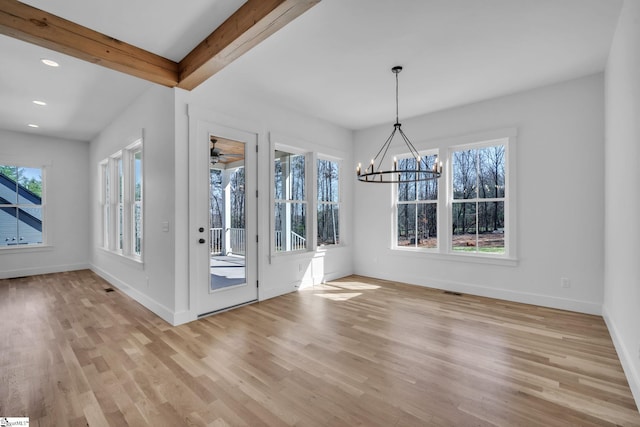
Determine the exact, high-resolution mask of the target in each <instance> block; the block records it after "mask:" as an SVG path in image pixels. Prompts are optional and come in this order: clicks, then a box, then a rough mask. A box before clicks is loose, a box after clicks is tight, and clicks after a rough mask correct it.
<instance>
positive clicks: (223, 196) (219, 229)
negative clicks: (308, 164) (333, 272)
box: [189, 121, 258, 317]
mask: <svg viewBox="0 0 640 427" xmlns="http://www.w3.org/2000/svg"><path fill="white" fill-rule="evenodd" d="M190 139H191V147H190V152H189V165H190V172H189V179H190V181H191V184H190V232H189V234H190V237H191V243H190V245H189V246H190V254H189V263H190V266H189V268H190V280H191V289H192V290H193V291H195V294H196V311H197V314H198V316H199V317H200V316H205V315H208V314H212V313H215V312H217V311H222V310H227V309H229V308H233V307H235V306H239V305H243V304H246V303H250V302H253V301H256V300H257V299H258V277H257V270H258V269H257V234H258V233H257V197H256V194H257V193H256V190H257V179H256V175H257V173H256V172H257V161H256V160H257V155H256V144H257V135H256V134H255V133H251V132H245V131H241V130H237V129H233V128H229V127H225V126H222V125H217V124H213V123H208V122H203V121H200V122H198V125H197V130H196V132H195V135H192V138H190Z"/></svg>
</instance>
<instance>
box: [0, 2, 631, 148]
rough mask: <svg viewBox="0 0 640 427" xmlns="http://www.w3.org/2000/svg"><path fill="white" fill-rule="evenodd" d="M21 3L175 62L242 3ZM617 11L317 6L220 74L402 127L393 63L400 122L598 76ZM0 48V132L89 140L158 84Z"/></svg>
mask: <svg viewBox="0 0 640 427" xmlns="http://www.w3.org/2000/svg"><path fill="white" fill-rule="evenodd" d="M23 2H24V3H28V4H30V5H32V6H35V7H37V8H40V9H43V10H46V11H48V12H50V13H53V14H55V15H58V16H61V17H63V18H66V19H69V20H71V21H74V22H77V23H79V24H81V25H84V26H87V27H90V28H93V29H95V30H97V31H100V32H102V33H105V34H107V35H110V36H112V37H115V38H117V39H120V40H123V41H125V42H127V43H130V44H133V45H136V46H138V47H141V48H143V49H146V50H149V51H151V52H154V53H156V54H159V55H162V56H165V57H168V58H169V59H172V60H174V61H179V60H180V59H182V58H183V57H184V56H185V55H186V54H187V53H188V52H189V51H190V50H191V49H192V48H193V47H195V46H196V45H197V44H198V42H199V41H200V40H202V39H203V38H204V37H205V36H207V35H208V34H210V33H211V31H212V30H213V29H214V28H215V27H217V26H218V25H219V24H220V23H221V22H223V21H224V20H225V19H226V18H227V17H228V16H229V15H230V14H231V13H233V11H235V10H236V9H237V8H238V7H239V6H240V5H241V4H242V3H243V1H241V0H190V1H189V2H176V1H174V0H110V1H106V2H105V1H97V0H24V1H23ZM621 2H622V0H322V1H321V2H320V3H319V4H318V5H316V6H314V7H313V8H311V9H310V10H309V11H307V12H306V13H304V14H303V15H302V16H301V17H299V18H298V19H296V20H295V21H294V22H292V23H290V24H289V25H287V26H286V27H285V28H283V29H282V30H280V31H279V32H277V33H276V34H274V35H273V36H271V37H270V38H269V39H267V40H266V41H264V42H263V43H261V44H260V45H258V46H257V47H256V48H254V49H253V50H251V51H250V52H249V53H247V54H245V55H244V56H243V57H241V58H240V59H239V60H237V61H236V62H234V63H233V64H231V65H230V66H229V67H227V69H225V70H223V71H222V72H221V73H220V74H219V76H214V77H212V78H213V79H216V78H224V79H225V85H236V86H237V87H238V88H242V90H243V91H244V90H250V91H251V92H252V93H253V94H255V96H257V97H260V98H264V99H268V100H269V102H272V103H276V104H279V105H282V106H285V107H288V108H291V109H295V110H299V111H303V112H306V113H307V114H309V115H312V116H316V117H319V118H322V119H325V120H327V121H329V122H332V123H335V124H338V125H340V126H343V127H345V128H348V129H362V128H365V127H369V126H373V125H377V124H381V123H386V122H392V121H393V119H394V117H395V116H394V114H395V105H394V88H395V86H394V80H393V74H392V73H391V71H390V69H391V67H392V66H394V65H402V66H404V71H403V72H402V73H401V74H400V118H401V119H402V118H406V117H411V116H416V115H420V114H424V113H427V112H432V111H437V110H441V109H445V108H450V107H454V106H458V105H463V104H468V103H471V102H476V101H480V100H483V99H488V98H493V97H496V96H501V95H505V94H509V93H513V92H517V91H521V90H525V89H530V88H534V87H537V86H542V85H546V84H550V83H554V82H559V81H563V80H567V79H571V78H575V77H579V76H584V75H588V74H592V73H596V72H599V71H602V70H603V69H604V66H605V62H606V57H607V54H608V50H609V46H610V43H611V39H612V36H613V32H614V30H615V25H616V22H617V18H618V13H619V11H620V7H621ZM0 52H1V57H2V60H1V62H0V99H1V102H0V128H3V129H9V130H16V131H21V132H32V133H37V134H43V135H49V136H57V137H63V138H72V139H80V140H89V139H91V138H92V137H93V136H94V135H96V134H97V133H98V132H99V131H100V130H101V129H103V128H104V127H105V126H106V125H107V124H108V123H109V122H110V121H111V120H113V118H114V117H115V116H116V115H117V113H118V112H119V111H120V110H121V109H122V108H124V107H125V106H126V105H128V104H129V103H130V102H131V101H133V100H134V99H135V98H136V97H137V96H139V94H140V93H142V92H143V91H144V90H145V89H146V88H147V87H149V86H150V85H151V83H147V82H144V81H142V80H139V79H137V78H134V77H130V76H126V75H123V74H121V73H118V72H115V71H111V70H107V69H104V68H101V67H100V66H97V65H93V64H89V63H86V62H83V61H80V60H76V59H74V58H70V57H67V56H64V55H61V54H57V53H51V52H50V51H47V50H46V49H43V48H39V47H36V46H32V45H29V44H26V43H23V42H20V41H17V40H13V39H10V38H8V37H5V36H0ZM43 57H52V58H54V59H56V60H58V61H59V62H60V63H61V65H62V66H61V67H60V68H58V69H50V68H48V67H45V66H43V65H42V64H41V63H40V62H39V60H40V58H43ZM206 86H207V85H206V84H205V85H203V86H201V87H200V88H198V89H196V90H206ZM33 99H43V100H45V101H47V102H48V103H49V105H48V106H46V107H38V106H36V105H33V104H32V103H31V101H32V100H33ZM27 123H38V124H39V125H40V128H38V129H31V128H28V127H26V125H27Z"/></svg>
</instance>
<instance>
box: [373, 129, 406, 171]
mask: <svg viewBox="0 0 640 427" xmlns="http://www.w3.org/2000/svg"><path fill="white" fill-rule="evenodd" d="M401 132H402V131H401ZM395 133H396V128H395V127H394V128H393V131H392V132H391V135H390V136H389V138H388V139H387V141H386V142H385V143H384V145H383V146H382V148H384V153H382V157H380V161H379V162H378V171H379V170H380V168H381V167H382V164H383V163H384V158H385V157H386V155H387V151H389V147H390V146H391V141H393V135H394V134H395ZM380 151H382V149H380ZM378 154H380V153H378ZM377 157H378V156H376V158H377Z"/></svg>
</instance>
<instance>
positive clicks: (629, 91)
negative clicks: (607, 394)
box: [603, 0, 640, 407]
mask: <svg viewBox="0 0 640 427" xmlns="http://www.w3.org/2000/svg"><path fill="white" fill-rule="evenodd" d="M638 76H640V2H638V1H630V0H626V1H625V2H624V5H623V7H622V12H621V14H620V20H619V23H618V28H617V30H616V34H615V37H614V40H613V44H612V46H611V51H610V54H609V60H608V63H607V68H606V143H605V155H606V175H605V191H606V192H605V194H606V198H605V201H606V203H605V206H606V208H605V236H606V237H605V275H604V283H605V288H604V291H605V292H604V309H603V311H604V317H605V320H606V321H607V325H608V326H609V331H610V332H611V335H612V337H613V340H614V343H615V344H616V349H617V351H618V355H619V356H620V360H621V361H622V365H623V367H624V370H625V373H626V374H627V378H628V380H629V384H630V386H631V389H632V391H633V394H634V396H635V399H636V402H637V404H638V406H639V407H640V221H638V212H640V192H638V188H637V185H638V183H639V182H640V168H638V160H639V159H640V79H639V78H638Z"/></svg>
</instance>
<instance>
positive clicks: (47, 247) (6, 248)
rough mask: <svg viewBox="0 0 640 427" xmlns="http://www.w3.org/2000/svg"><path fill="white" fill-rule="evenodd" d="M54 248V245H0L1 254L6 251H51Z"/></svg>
mask: <svg viewBox="0 0 640 427" xmlns="http://www.w3.org/2000/svg"><path fill="white" fill-rule="evenodd" d="M52 250H53V246H52V245H12V246H2V247H0V254H5V253H9V254H11V253H25V252H49V251H52Z"/></svg>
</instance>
